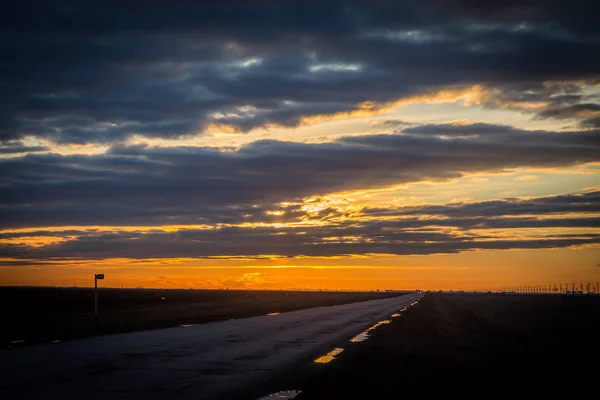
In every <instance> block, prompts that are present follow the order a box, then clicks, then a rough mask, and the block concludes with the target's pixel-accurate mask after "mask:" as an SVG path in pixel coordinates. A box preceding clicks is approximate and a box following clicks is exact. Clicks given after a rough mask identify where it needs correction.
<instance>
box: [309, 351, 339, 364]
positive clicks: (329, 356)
mask: <svg viewBox="0 0 600 400" xmlns="http://www.w3.org/2000/svg"><path fill="white" fill-rule="evenodd" d="M342 351H344V349H342V348H341V347H336V348H335V349H333V350H331V351H330V352H329V353H327V354H325V355H324V356H321V357H319V358H317V359H316V360H315V362H316V363H319V364H327V363H328V362H331V361H333V359H334V358H335V356H337V355H338V354H340V353H341V352H342Z"/></svg>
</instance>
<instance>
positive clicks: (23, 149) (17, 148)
mask: <svg viewBox="0 0 600 400" xmlns="http://www.w3.org/2000/svg"><path fill="white" fill-rule="evenodd" d="M49 150H50V148H49V147H47V146H25V145H24V144H22V143H21V142H19V141H9V142H5V143H3V142H0V154H19V153H24V154H25V153H36V152H41V151H49Z"/></svg>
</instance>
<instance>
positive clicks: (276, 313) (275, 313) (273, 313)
mask: <svg viewBox="0 0 600 400" xmlns="http://www.w3.org/2000/svg"><path fill="white" fill-rule="evenodd" d="M267 315H271V316H273V315H279V313H278V312H272V313H268V314H267ZM284 398H285V397H284Z"/></svg>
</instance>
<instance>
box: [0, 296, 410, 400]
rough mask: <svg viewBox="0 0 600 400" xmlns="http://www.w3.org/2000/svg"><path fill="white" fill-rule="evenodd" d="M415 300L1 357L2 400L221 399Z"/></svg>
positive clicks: (27, 349) (385, 301)
mask: <svg viewBox="0 0 600 400" xmlns="http://www.w3.org/2000/svg"><path fill="white" fill-rule="evenodd" d="M420 297H421V295H420V294H410V295H405V296H400V297H394V298H389V299H382V300H371V301H365V302H361V303H353V304H344V305H338V306H330V307H318V308H311V309H306V310H299V311H292V312H287V313H281V314H273V315H265V316H261V317H253V318H245V319H239V320H230V321H224V322H216V323H210V324H203V325H191V326H182V327H176V328H169V329H161V330H155V331H146V332H134V333H126V334H118V335H109V336H102V337H95V338H89V339H82V340H74V341H71V342H63V343H55V344H48V345H43V346H32V347H24V348H14V349H3V350H0V398H6V399H8V398H11V399H13V398H15V399H17V398H19V399H20V398H23V399H25V398H28V399H30V398H40V399H41V398H43V399H47V398H60V399H63V400H68V399H75V398H77V399H80V398H86V399H110V398H111V397H122V396H124V395H125V396H127V397H136V398H137V397H139V398H152V399H162V398H186V399H187V398H190V399H192V398H193V399H195V400H199V399H215V398H222V397H226V396H227V394H228V393H232V392H237V391H239V390H242V389H243V388H244V387H246V386H248V385H251V384H254V383H257V382H260V381H261V380H265V379H267V378H268V377H269V376H271V375H272V374H273V373H276V372H279V371H281V369H283V368H286V367H288V366H290V365H293V364H294V363H295V362H298V361H299V360H303V359H305V358H307V357H313V356H314V357H315V358H316V357H317V356H319V355H320V354H318V352H319V351H322V350H323V349H324V348H325V349H327V346H330V345H331V346H333V345H334V344H336V343H339V342H340V341H344V340H349V339H350V338H352V337H353V335H356V334H358V333H360V332H361V331H363V330H364V329H366V328H368V327H369V326H371V325H373V324H374V323H377V322H378V321H379V320H381V319H386V318H389V317H390V315H391V314H393V313H394V312H396V311H398V310H400V309H401V308H403V307H405V306H408V305H409V304H410V303H412V302H413V301H415V300H416V299H418V298H420ZM328 350H330V349H327V351H328Z"/></svg>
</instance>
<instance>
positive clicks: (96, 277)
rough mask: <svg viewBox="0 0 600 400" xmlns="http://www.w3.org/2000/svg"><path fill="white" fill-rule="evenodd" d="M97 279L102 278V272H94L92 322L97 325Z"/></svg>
mask: <svg viewBox="0 0 600 400" xmlns="http://www.w3.org/2000/svg"><path fill="white" fill-rule="evenodd" d="M98 279H104V274H94V323H95V324H96V325H98Z"/></svg>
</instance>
